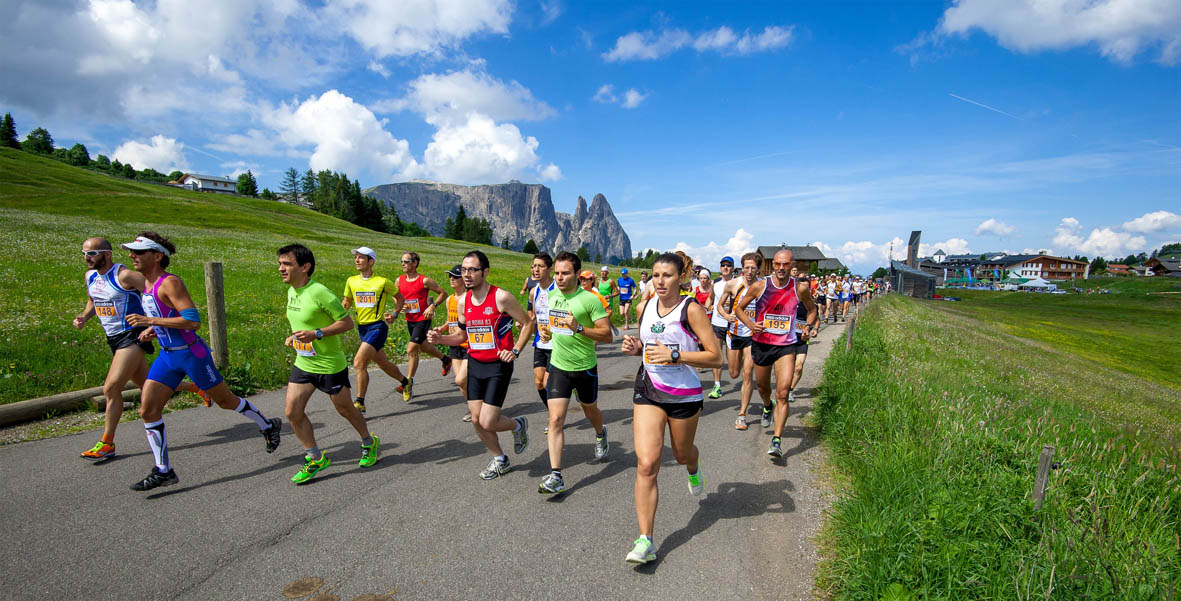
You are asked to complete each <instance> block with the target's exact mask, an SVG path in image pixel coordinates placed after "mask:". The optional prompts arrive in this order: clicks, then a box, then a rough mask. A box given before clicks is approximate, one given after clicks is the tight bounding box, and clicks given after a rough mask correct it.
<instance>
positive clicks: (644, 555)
mask: <svg viewBox="0 0 1181 601" xmlns="http://www.w3.org/2000/svg"><path fill="white" fill-rule="evenodd" d="M635 545H636V546H634V547H632V550H631V552H630V553H628V554H627V562H628V563H634V564H641V563H648V562H649V561H652V560H653V559H656V550H655V549H653V548H652V541H649V540H648V539H646V538H644V537H642V536H641V537H640V538H637V539H636V542H635Z"/></svg>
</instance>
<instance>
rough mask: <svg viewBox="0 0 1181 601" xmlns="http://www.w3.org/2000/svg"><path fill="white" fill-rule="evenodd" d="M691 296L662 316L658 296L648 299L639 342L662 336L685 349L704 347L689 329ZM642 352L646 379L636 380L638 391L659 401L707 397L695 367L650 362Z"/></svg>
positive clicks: (651, 342) (666, 342)
mask: <svg viewBox="0 0 1181 601" xmlns="http://www.w3.org/2000/svg"><path fill="white" fill-rule="evenodd" d="M690 300H691V299H690V298H689V297H683V298H681V302H679V303H677V306H676V307H675V308H674V309H673V310H672V311H670V312H669V313H668V315H665V316H664V317H661V316H660V314H659V310H658V308H657V307H658V306H659V305H660V300H659V299H655V298H654V299H652V300H651V301H649V302H648V304H647V305H646V306H645V307H644V314H643V315H642V316H640V343H641V344H642V345H643V347H644V348H646V347H647V346H648V345H655V344H656V341H657V340H659V341H660V342H661V344H664V345H665V346H667V347H669V348H671V349H675V350H678V351H680V352H682V353H690V352H693V351H697V350H700V349H701V344H700V343H699V342H698V340H697V336H696V335H694V334H693V331H692V330H690V329H689V318H688V316H687V315H686V311H687V310H688V306H689V302H690ZM640 356H641V358H643V370H642V374H643V375H642V377H641V380H643V381H637V383H636V393H637V394H643V395H644V396H646V397H648V399H649V400H652V401H656V402H658V403H692V402H696V401H701V400H704V399H703V397H702V396H701V380H700V379H699V378H698V377H697V369H696V368H693V367H689V366H688V365H685V364H684V363H679V362H678V363H650V362H648V359H647V356H646V355H645V353H644V352H643V348H641V350H640ZM645 384H650V386H645ZM641 387H642V388H643V390H642V391H641Z"/></svg>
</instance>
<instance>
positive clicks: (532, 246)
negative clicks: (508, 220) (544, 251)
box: [521, 238, 541, 255]
mask: <svg viewBox="0 0 1181 601" xmlns="http://www.w3.org/2000/svg"><path fill="white" fill-rule="evenodd" d="M521 252H523V253H526V254H530V255H535V254H537V253H539V252H541V251H539V250H538V249H537V243H536V242H534V241H533V238H530V239H528V240H526V241H525V246H524V247H523V248H522V249H521Z"/></svg>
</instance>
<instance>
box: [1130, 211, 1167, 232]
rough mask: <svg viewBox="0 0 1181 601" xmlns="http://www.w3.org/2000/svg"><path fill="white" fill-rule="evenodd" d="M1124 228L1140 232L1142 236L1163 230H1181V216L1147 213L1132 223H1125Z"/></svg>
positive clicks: (1158, 212)
mask: <svg viewBox="0 0 1181 601" xmlns="http://www.w3.org/2000/svg"><path fill="white" fill-rule="evenodd" d="M1123 228H1124V229H1125V230H1128V231H1130V232H1140V233H1142V234H1149V233H1152V232H1159V231H1161V230H1167V231H1172V230H1178V229H1181V215H1177V214H1176V213H1170V212H1169V211H1155V212H1152V213H1145V214H1143V215H1141V216H1139V217H1137V218H1135V219H1133V220H1131V221H1127V222H1125V223H1124V225H1123Z"/></svg>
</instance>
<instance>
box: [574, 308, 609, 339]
mask: <svg viewBox="0 0 1181 601" xmlns="http://www.w3.org/2000/svg"><path fill="white" fill-rule="evenodd" d="M570 317H571V318H573V317H574V316H573V315H571V316H570ZM575 327H577V326H575ZM581 334H582V335H583V336H586V337H587V338H590V339H591V340H594V341H595V342H602V343H603V344H610V342H611V341H612V340H614V339H615V337H614V336H613V335H612V334H611V319H610V318H608V317H600V318H598V319H596V320H595V322H594V323H593V324H591V325H590V327H587V326H582V332H581Z"/></svg>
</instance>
